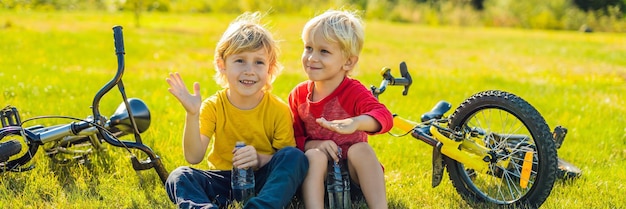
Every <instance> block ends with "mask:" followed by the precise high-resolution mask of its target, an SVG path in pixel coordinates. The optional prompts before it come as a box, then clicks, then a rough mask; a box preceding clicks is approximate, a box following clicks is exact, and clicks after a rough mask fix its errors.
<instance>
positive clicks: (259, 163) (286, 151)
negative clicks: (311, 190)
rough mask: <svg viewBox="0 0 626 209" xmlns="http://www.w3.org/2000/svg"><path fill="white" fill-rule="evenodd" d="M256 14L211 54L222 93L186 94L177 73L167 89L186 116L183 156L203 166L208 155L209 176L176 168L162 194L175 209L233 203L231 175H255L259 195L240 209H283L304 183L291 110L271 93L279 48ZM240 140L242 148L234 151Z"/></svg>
mask: <svg viewBox="0 0 626 209" xmlns="http://www.w3.org/2000/svg"><path fill="white" fill-rule="evenodd" d="M259 18H260V15H259V13H258V12H257V13H245V14H243V15H241V16H240V17H238V18H237V19H236V20H235V21H234V22H232V23H231V24H230V26H229V27H228V29H227V30H226V32H225V33H224V34H223V36H222V38H221V40H220V41H219V42H218V44H217V47H216V49H215V67H216V72H217V73H216V75H215V80H216V81H217V82H218V83H219V84H220V85H222V87H223V89H222V90H219V91H218V92H217V93H215V94H214V95H212V96H211V97H209V98H207V99H205V100H204V101H202V99H201V97H200V94H199V92H200V85H199V84H198V83H197V82H196V83H194V87H193V89H194V93H193V94H190V93H189V91H188V90H187V88H186V87H185V84H184V82H183V80H182V78H181V77H180V75H179V74H178V73H175V74H170V76H169V78H168V79H167V83H168V84H169V85H170V88H169V89H168V90H169V91H170V93H172V94H173V95H174V96H175V97H176V98H177V99H178V100H179V101H180V103H181V104H182V105H183V107H184V108H185V110H186V113H187V114H186V119H185V128H184V133H183V152H184V156H185V159H186V160H187V162H189V163H191V164H197V163H200V162H201V161H202V160H203V159H204V156H205V153H206V151H207V149H208V151H209V154H208V157H207V160H208V163H209V168H210V170H208V171H205V170H199V169H195V168H191V167H188V166H181V167H178V168H177V169H175V170H174V171H172V172H171V173H170V176H169V178H168V179H167V182H166V185H165V187H166V190H167V193H168V196H169V198H170V200H172V201H173V202H174V203H176V204H177V206H178V207H180V208H218V207H220V208H222V207H225V206H227V205H229V204H230V203H231V202H232V198H229V197H231V186H230V181H231V169H232V167H233V166H236V167H239V168H252V169H254V170H255V181H256V185H255V191H256V192H257V193H258V195H256V197H253V198H251V199H250V200H249V201H248V202H247V204H246V205H245V206H244V208H283V207H285V206H287V205H288V204H289V202H290V201H291V199H292V197H293V195H294V194H295V192H296V191H297V189H298V187H299V186H300V184H301V183H302V181H303V179H304V177H305V175H306V172H307V169H308V161H307V159H306V157H305V156H304V154H303V153H302V151H300V150H298V149H296V148H295V139H294V135H293V126H292V116H291V113H290V110H289V107H288V106H287V104H286V103H284V102H283V101H282V100H280V99H279V98H278V97H276V96H274V95H272V94H271V93H270V92H269V90H270V89H271V87H272V85H271V84H272V82H273V81H274V79H275V78H276V76H277V74H278V72H279V71H280V70H281V65H280V63H279V62H278V61H277V57H278V50H279V49H278V47H277V44H276V42H275V41H274V40H273V38H272V36H271V33H270V32H268V31H267V30H266V29H265V28H263V26H261V25H259V23H258V22H259ZM237 141H243V142H245V144H246V145H247V146H245V147H243V148H240V149H236V150H235V149H234V147H235V143H236V142H237Z"/></svg>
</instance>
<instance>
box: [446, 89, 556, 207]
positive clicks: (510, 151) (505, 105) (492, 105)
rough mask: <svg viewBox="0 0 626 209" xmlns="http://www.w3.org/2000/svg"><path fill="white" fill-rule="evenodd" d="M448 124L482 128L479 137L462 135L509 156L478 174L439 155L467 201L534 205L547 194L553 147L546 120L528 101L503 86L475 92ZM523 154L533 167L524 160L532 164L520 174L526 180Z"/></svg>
mask: <svg viewBox="0 0 626 209" xmlns="http://www.w3.org/2000/svg"><path fill="white" fill-rule="evenodd" d="M449 126H450V128H451V129H453V130H457V131H466V130H470V129H472V128H474V130H476V129H479V130H483V133H481V134H479V136H478V137H476V136H475V135H474V136H472V134H466V136H467V137H473V138H467V139H469V140H475V142H476V143H478V144H481V145H483V146H485V147H487V148H489V149H491V151H492V154H495V156H496V158H495V159H498V160H509V163H508V166H507V167H506V168H502V167H498V166H495V165H496V164H495V163H496V162H492V165H493V166H490V169H489V172H488V173H478V172H474V171H473V170H472V169H466V168H465V167H464V166H463V164H461V163H459V162H457V161H455V160H453V159H451V158H448V157H444V160H445V163H446V168H447V169H448V174H449V177H450V180H451V181H452V184H453V185H454V187H455V188H456V190H457V192H458V193H459V194H460V195H461V196H462V197H463V199H464V200H466V202H468V203H470V204H472V205H474V204H476V206H475V207H478V208H485V207H493V206H496V207H501V206H503V207H512V208H537V207H539V206H541V204H543V202H544V201H545V200H546V198H548V195H550V192H551V191H552V188H553V186H554V181H555V179H556V171H557V152H556V148H555V144H554V140H553V139H552V135H551V133H550V129H549V127H548V125H547V124H546V122H545V120H544V119H543V117H542V116H541V115H540V114H539V112H538V111H537V110H536V109H535V108H534V107H533V106H532V105H530V104H529V103H528V102H526V101H525V100H523V99H522V98H520V97H518V96H516V95H513V94H511V93H508V92H504V91H497V90H495V91H484V92H479V93H477V94H474V95H473V96H471V97H470V98H468V99H466V100H465V101H464V102H463V103H462V104H461V105H460V106H459V107H458V108H457V109H456V110H455V111H454V113H453V114H452V115H451V116H450V124H449ZM496 136H498V137H496ZM513 136H518V137H513ZM519 136H523V137H519ZM527 136H530V137H527ZM510 138H511V139H512V138H516V139H515V140H513V139H512V140H509V139H510ZM526 153H530V154H532V157H533V162H532V167H529V166H530V165H531V164H526V168H532V170H531V172H530V175H529V176H528V178H524V179H528V181H527V182H528V183H524V182H525V181H523V180H521V179H522V178H520V176H522V174H521V172H522V171H521V170H522V163H523V161H524V156H525V155H526ZM494 161H495V160H494ZM528 162H530V161H528Z"/></svg>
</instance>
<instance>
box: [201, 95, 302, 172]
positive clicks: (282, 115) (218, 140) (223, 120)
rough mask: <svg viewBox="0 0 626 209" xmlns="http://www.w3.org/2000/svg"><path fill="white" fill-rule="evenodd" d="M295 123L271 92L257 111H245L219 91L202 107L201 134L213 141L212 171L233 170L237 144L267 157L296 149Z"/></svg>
mask: <svg viewBox="0 0 626 209" xmlns="http://www.w3.org/2000/svg"><path fill="white" fill-rule="evenodd" d="M292 120H293V118H292V117H291V111H290V110H289V106H288V105H287V104H286V103H285V102H283V101H282V100H281V99H280V98H278V97H276V96H275V95H272V94H270V93H268V92H266V93H265V95H264V96H263V100H262V101H261V102H260V103H259V105H257V106H256V107H255V108H253V109H250V110H241V109H239V108H237V107H235V106H233V105H232V104H231V103H230V101H229V100H228V97H227V96H226V89H222V90H219V91H218V92H217V93H215V94H214V95H212V96H211V97H209V98H207V99H205V100H204V101H203V102H202V107H201V108H200V133H201V134H202V135H205V136H207V137H209V138H211V142H210V143H209V147H208V151H209V155H208V157H207V160H208V161H209V169H211V170H230V169H231V168H232V167H233V162H232V160H233V153H232V151H233V149H234V148H235V143H236V142H237V141H243V142H245V143H246V145H252V146H254V148H255V149H256V151H257V152H258V153H259V154H267V155H271V154H274V152H276V150H278V149H281V148H284V147H287V146H292V147H293V146H295V145H296V141H295V139H294V136H293V122H292Z"/></svg>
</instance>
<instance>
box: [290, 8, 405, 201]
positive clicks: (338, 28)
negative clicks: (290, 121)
mask: <svg viewBox="0 0 626 209" xmlns="http://www.w3.org/2000/svg"><path fill="white" fill-rule="evenodd" d="M302 40H303V42H304V52H303V53H302V65H303V67H304V70H305V72H306V74H307V76H308V78H309V80H308V81H305V82H302V83H300V84H298V85H297V86H296V87H295V88H294V89H293V90H292V91H291V93H290V94H289V106H290V108H291V112H292V113H293V115H294V132H295V138H296V144H297V147H298V148H300V149H302V150H303V151H305V155H306V156H307V159H308V160H309V171H308V173H307V176H306V178H305V180H304V183H303V184H302V194H303V197H304V202H305V206H306V208H308V209H311V208H323V207H324V205H323V203H324V200H323V198H324V191H325V190H324V178H325V176H326V173H327V165H328V162H329V161H330V160H332V161H334V162H338V161H339V160H345V161H346V162H347V163H346V164H347V165H348V168H349V173H350V177H351V180H352V182H353V183H355V184H356V185H355V186H352V188H353V189H359V187H360V189H361V190H362V192H363V195H364V196H365V200H366V202H367V205H368V207H369V208H376V209H378V208H387V199H386V193H385V179H384V175H383V168H382V166H381V164H380V162H379V161H378V158H377V157H376V154H375V152H374V150H373V149H372V147H371V146H370V145H369V144H368V143H367V136H368V134H380V133H385V132H387V131H389V130H390V129H391V127H392V126H393V117H392V115H391V112H390V111H389V110H388V109H387V108H386V107H385V106H384V105H383V104H381V103H380V102H378V100H377V99H376V98H375V97H374V96H373V95H372V94H371V92H370V91H369V89H367V88H366V87H365V86H364V85H363V84H361V83H360V82H359V81H357V80H355V79H353V78H350V77H349V76H348V75H349V73H350V72H351V71H352V70H353V69H354V67H355V66H356V64H357V62H358V60H359V53H360V52H361V49H362V46H363V40H364V31H363V26H362V22H361V20H360V19H359V18H358V17H357V16H356V15H355V14H353V13H351V12H348V11H334V10H329V11H327V12H325V13H323V14H321V15H319V16H316V17H314V18H313V19H311V20H310V21H309V22H308V23H307V24H306V25H305V26H304V30H303V31H302ZM338 148H341V150H342V153H341V156H342V159H339V157H338V155H337V152H338V150H339V149H338Z"/></svg>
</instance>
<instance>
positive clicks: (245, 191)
mask: <svg viewBox="0 0 626 209" xmlns="http://www.w3.org/2000/svg"><path fill="white" fill-rule="evenodd" d="M245 146H246V144H245V143H243V142H237V144H236V145H235V148H236V149H239V148H242V147H245ZM230 184H231V187H232V191H233V199H234V200H236V201H238V202H239V203H241V204H242V205H245V204H246V203H248V200H250V198H252V197H254V196H255V192H254V171H253V170H252V169H251V168H246V169H239V168H237V167H235V166H233V170H232V172H231V182H230Z"/></svg>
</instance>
